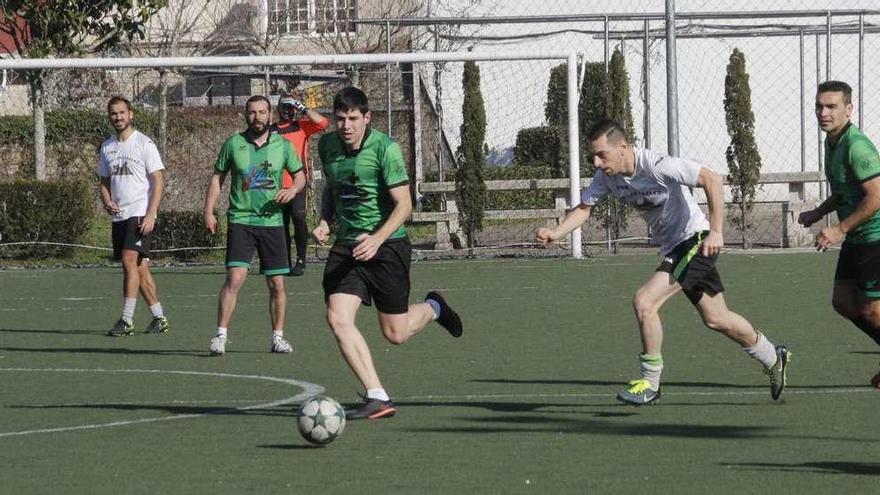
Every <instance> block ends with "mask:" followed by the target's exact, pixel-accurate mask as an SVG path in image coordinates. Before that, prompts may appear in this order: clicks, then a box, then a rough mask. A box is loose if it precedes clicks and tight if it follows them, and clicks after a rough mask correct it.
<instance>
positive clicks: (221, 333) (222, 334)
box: [215, 327, 226, 337]
mask: <svg viewBox="0 0 880 495" xmlns="http://www.w3.org/2000/svg"><path fill="white" fill-rule="evenodd" d="M215 335H216V336H217V337H226V327H217V333H216V334H215Z"/></svg>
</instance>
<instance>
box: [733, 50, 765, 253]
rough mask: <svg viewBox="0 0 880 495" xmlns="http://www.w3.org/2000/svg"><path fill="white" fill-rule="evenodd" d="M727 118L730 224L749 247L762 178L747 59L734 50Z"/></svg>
mask: <svg viewBox="0 0 880 495" xmlns="http://www.w3.org/2000/svg"><path fill="white" fill-rule="evenodd" d="M724 116H725V119H726V120H727V134H728V135H729V136H730V146H728V147H727V153H726V155H727V170H728V175H727V180H728V183H729V184H730V186H731V189H732V192H733V206H734V208H733V213H734V214H733V215H732V216H731V221H732V222H733V223H734V225H736V226H737V227H738V228H739V230H740V235H741V236H742V243H743V247H748V246H749V245H750V241H749V239H748V229H749V228H750V227H751V225H750V222H749V214H750V213H751V210H752V206H753V205H754V201H755V194H756V193H757V188H758V181H759V179H760V178H761V155H760V154H759V153H758V145H757V144H756V143H755V114H754V113H752V90H751V88H750V87H749V74H748V73H747V72H746V57H745V54H743V52H741V51H739V50H738V49H736V48H734V49H733V53H731V55H730V62H729V63H728V64H727V76H726V77H725V78H724Z"/></svg>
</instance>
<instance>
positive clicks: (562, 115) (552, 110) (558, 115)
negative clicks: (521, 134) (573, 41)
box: [544, 64, 568, 128]
mask: <svg viewBox="0 0 880 495" xmlns="http://www.w3.org/2000/svg"><path fill="white" fill-rule="evenodd" d="M567 87H568V67H567V66H566V64H559V65H557V66H556V67H554V68H552V69H551V70H550V82H548V83H547V103H545V104H544V117H545V118H546V119H547V125H551V126H557V127H562V128H567V122H568V91H567Z"/></svg>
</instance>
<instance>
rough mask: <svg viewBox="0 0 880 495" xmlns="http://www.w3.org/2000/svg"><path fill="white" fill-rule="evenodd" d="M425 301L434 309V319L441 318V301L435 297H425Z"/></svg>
mask: <svg viewBox="0 0 880 495" xmlns="http://www.w3.org/2000/svg"><path fill="white" fill-rule="evenodd" d="M425 302H426V303H428V306H431V309H433V310H434V319H435V320H436V319H437V318H440V303H438V302H437V301H435V300H433V299H425Z"/></svg>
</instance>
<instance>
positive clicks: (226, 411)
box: [7, 402, 294, 417]
mask: <svg viewBox="0 0 880 495" xmlns="http://www.w3.org/2000/svg"><path fill="white" fill-rule="evenodd" d="M7 407H8V408H10V409H31V410H53V409H58V410H71V411H73V410H77V409H89V410H112V411H155V412H163V413H167V414H169V415H171V416H201V415H208V414H211V415H214V414H217V415H235V416H290V417H293V415H294V413H293V412H291V409H290V408H289V407H288V408H283V407H267V408H259V409H257V408H255V409H242V408H241V407H218V406H188V405H182V404H162V403H161V402H159V403H156V404H131V403H124V402H120V403H118V404H108V403H100V404H89V403H82V404H38V405H10V406H7Z"/></svg>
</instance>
